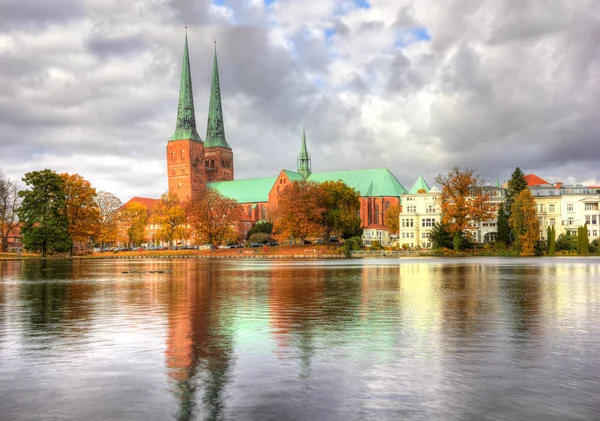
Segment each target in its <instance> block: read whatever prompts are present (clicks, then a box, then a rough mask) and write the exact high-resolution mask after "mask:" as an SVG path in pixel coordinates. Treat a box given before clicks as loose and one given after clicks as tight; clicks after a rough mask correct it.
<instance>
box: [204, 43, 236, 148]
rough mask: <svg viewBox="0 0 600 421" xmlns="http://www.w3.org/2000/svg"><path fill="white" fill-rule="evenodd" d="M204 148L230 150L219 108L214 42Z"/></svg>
mask: <svg viewBox="0 0 600 421" xmlns="http://www.w3.org/2000/svg"><path fill="white" fill-rule="evenodd" d="M204 146H205V147H206V148H210V147H212V146H221V147H223V148H227V149H231V146H229V144H228V143H227V140H225V124H223V109H222V108H221V85H220V84H219V66H218V64H217V43H216V42H215V58H214V61H213V72H212V82H211V85H210V102H209V104H208V123H207V125H206V143H205V145H204Z"/></svg>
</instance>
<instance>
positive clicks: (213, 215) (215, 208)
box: [187, 189, 241, 247]
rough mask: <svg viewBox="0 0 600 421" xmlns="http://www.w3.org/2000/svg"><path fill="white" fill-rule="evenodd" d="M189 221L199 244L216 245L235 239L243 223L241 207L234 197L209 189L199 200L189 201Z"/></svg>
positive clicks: (195, 239) (194, 238) (193, 236)
mask: <svg viewBox="0 0 600 421" xmlns="http://www.w3.org/2000/svg"><path fill="white" fill-rule="evenodd" d="M187 214H188V223H189V225H190V226H191V230H192V238H193V240H194V242H195V243H197V244H210V245H211V246H212V247H216V246H218V245H221V244H223V243H226V242H229V241H234V240H236V239H237V237H238V228H239V226H240V224H241V209H240V207H239V205H238V204H237V202H236V201H235V200H234V199H230V198H228V197H225V196H223V195H222V194H221V193H219V192H218V191H217V190H213V189H208V190H207V191H206V193H204V194H203V195H202V197H201V198H200V199H198V200H195V201H192V202H188V206H187Z"/></svg>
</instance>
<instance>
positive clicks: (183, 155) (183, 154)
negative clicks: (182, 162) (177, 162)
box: [181, 149, 185, 159]
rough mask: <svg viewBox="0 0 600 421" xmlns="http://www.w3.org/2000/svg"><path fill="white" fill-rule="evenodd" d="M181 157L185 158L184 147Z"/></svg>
mask: <svg viewBox="0 0 600 421" xmlns="http://www.w3.org/2000/svg"><path fill="white" fill-rule="evenodd" d="M181 159H185V150H184V149H182V150H181Z"/></svg>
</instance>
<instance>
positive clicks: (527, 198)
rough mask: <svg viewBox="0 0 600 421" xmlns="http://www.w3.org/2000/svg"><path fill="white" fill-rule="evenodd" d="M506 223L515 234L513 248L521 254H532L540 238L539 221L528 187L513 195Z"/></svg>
mask: <svg viewBox="0 0 600 421" xmlns="http://www.w3.org/2000/svg"><path fill="white" fill-rule="evenodd" d="M508 223H509V225H510V227H511V228H512V231H513V234H514V236H515V242H514V244H515V248H516V249H517V250H519V251H520V252H521V256H533V255H534V254H535V247H536V244H537V242H538V240H539V238H540V233H539V230H540V221H539V220H538V218H537V213H536V211H535V201H534V198H533V195H532V194H531V192H530V191H529V189H525V190H522V191H521V192H520V193H519V194H518V195H517V196H516V197H515V199H514V201H513V203H512V206H511V208H510V218H509V220H508Z"/></svg>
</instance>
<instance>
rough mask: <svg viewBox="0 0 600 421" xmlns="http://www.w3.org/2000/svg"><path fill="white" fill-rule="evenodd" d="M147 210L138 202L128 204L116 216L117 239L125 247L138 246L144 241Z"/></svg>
mask: <svg viewBox="0 0 600 421" xmlns="http://www.w3.org/2000/svg"><path fill="white" fill-rule="evenodd" d="M147 222H148V208H147V207H146V206H144V205H142V204H141V203H139V202H130V203H128V204H126V205H125V206H123V207H122V208H121V209H119V211H118V214H117V238H118V240H119V241H121V242H123V243H126V244H127V247H131V246H139V245H140V244H141V243H143V242H144V240H145V239H146V223H147Z"/></svg>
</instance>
